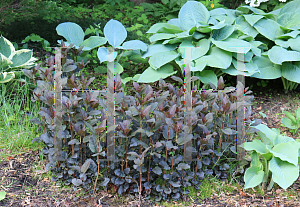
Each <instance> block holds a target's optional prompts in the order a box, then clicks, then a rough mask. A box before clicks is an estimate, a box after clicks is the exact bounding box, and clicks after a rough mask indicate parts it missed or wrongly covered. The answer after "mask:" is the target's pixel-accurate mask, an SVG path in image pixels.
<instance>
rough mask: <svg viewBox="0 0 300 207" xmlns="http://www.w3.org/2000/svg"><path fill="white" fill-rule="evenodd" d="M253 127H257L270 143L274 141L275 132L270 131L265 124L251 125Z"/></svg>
mask: <svg viewBox="0 0 300 207" xmlns="http://www.w3.org/2000/svg"><path fill="white" fill-rule="evenodd" d="M253 128H255V129H258V130H259V131H260V132H262V133H263V134H265V135H266V138H268V139H269V140H270V142H271V143H272V144H273V143H274V140H275V138H276V137H277V133H275V132H274V131H272V130H271V129H270V128H269V127H268V126H267V125H264V124H259V125H257V126H253Z"/></svg>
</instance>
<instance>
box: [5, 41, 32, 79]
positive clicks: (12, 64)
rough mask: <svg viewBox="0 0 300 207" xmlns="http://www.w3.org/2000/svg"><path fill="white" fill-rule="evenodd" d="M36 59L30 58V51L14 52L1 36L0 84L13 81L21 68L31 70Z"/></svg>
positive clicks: (9, 43) (10, 44) (13, 48)
mask: <svg viewBox="0 0 300 207" xmlns="http://www.w3.org/2000/svg"><path fill="white" fill-rule="evenodd" d="M36 60H37V59H36V58H34V57H32V50H28V49H21V50H17V51H16V50H15V47H14V46H13V44H12V43H11V42H10V41H9V40H8V39H6V38H5V37H3V36H2V35H1V37H0V83H7V82H9V81H11V80H13V79H14V78H15V76H16V73H20V72H22V70H21V69H22V68H31V67H32V66H34V65H35V64H34V62H35V61H36Z"/></svg>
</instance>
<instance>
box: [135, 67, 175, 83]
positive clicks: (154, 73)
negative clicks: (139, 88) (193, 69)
mask: <svg viewBox="0 0 300 207" xmlns="http://www.w3.org/2000/svg"><path fill="white" fill-rule="evenodd" d="M176 73H177V71H174V70H173V66H172V65H170V64H167V65H164V66H162V67H161V68H160V69H158V70H154V69H153V68H151V67H149V68H147V69H146V70H145V71H144V72H143V73H142V74H141V75H140V77H139V79H138V81H137V82H139V83H153V82H155V81H158V80H159V79H160V78H162V79H165V78H166V77H169V76H171V75H174V74H176Z"/></svg>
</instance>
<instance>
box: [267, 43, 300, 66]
mask: <svg viewBox="0 0 300 207" xmlns="http://www.w3.org/2000/svg"><path fill="white" fill-rule="evenodd" d="M268 56H269V58H270V60H271V61H272V62H273V63H275V64H278V65H281V64H282V62H288V61H300V52H296V51H288V50H286V49H284V48H282V47H278V46H273V47H272V48H271V49H270V50H269V52H268Z"/></svg>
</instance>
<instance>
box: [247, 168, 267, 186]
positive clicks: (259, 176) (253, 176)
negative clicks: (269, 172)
mask: <svg viewBox="0 0 300 207" xmlns="http://www.w3.org/2000/svg"><path fill="white" fill-rule="evenodd" d="M264 175H265V173H264V171H263V170H260V169H259V167H257V166H252V167H249V168H248V169H247V170H246V172H245V175H244V181H245V186H244V189H247V188H254V187H255V186H257V185H259V184H260V183H261V182H262V181H263V179H264Z"/></svg>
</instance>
